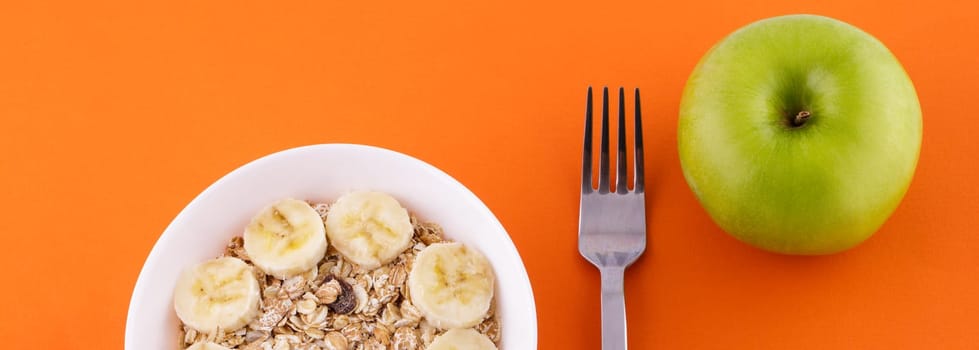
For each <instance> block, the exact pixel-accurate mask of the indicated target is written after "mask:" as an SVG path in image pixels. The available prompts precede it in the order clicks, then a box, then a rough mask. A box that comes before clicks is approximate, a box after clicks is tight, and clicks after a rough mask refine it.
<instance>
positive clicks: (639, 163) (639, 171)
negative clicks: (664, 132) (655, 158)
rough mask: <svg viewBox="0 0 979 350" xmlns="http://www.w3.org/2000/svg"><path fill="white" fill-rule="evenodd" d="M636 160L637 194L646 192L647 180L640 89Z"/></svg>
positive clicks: (635, 189) (637, 97) (637, 108)
mask: <svg viewBox="0 0 979 350" xmlns="http://www.w3.org/2000/svg"><path fill="white" fill-rule="evenodd" d="M634 157H635V159H634V161H635V171H636V175H635V179H636V180H635V185H634V186H633V188H634V191H635V192H636V193H643V191H644V190H645V184H644V183H643V182H644V181H643V180H644V178H645V175H644V174H645V168H644V167H643V158H644V157H643V153H642V108H641V106H640V104H639V88H636V154H635V155H634Z"/></svg>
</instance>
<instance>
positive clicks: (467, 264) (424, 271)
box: [408, 243, 493, 329]
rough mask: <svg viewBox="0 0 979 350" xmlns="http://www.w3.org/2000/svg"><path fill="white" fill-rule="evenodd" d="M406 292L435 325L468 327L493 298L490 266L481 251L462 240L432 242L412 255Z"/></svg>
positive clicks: (486, 309)
mask: <svg viewBox="0 0 979 350" xmlns="http://www.w3.org/2000/svg"><path fill="white" fill-rule="evenodd" d="M408 292H409V294H410V295H411V302H412V303H414V304H415V306H416V307H417V308H418V310H420V311H421V312H422V315H424V316H425V319H427V320H428V322H429V323H431V324H432V325H434V326H435V327H438V328H441V329H450V328H467V327H472V326H474V325H476V324H477V323H479V321H481V320H482V319H483V317H485V316H486V313H487V311H489V307H490V302H491V301H492V300H493V269H492V267H490V264H489V261H488V260H486V257H484V256H483V254H481V253H479V252H478V251H476V250H473V249H470V248H468V247H466V246H465V245H463V244H462V243H435V244H432V245H430V246H428V247H426V248H425V249H423V250H422V251H421V252H419V253H418V256H417V257H415V263H414V266H412V268H411V272H410V273H408Z"/></svg>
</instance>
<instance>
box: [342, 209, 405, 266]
mask: <svg viewBox="0 0 979 350" xmlns="http://www.w3.org/2000/svg"><path fill="white" fill-rule="evenodd" d="M413 234H414V228H412V226H411V218H409V217H408V210H406V209H405V208H402V207H401V204H400V203H398V201H397V200H396V199H394V198H393V197H391V196H389V195H387V194H384V193H381V192H368V191H358V192H351V193H349V194H346V195H344V196H342V197H340V198H339V199H337V201H336V203H333V205H331V206H330V211H329V212H327V213H326V235H327V237H329V238H330V242H332V243H333V247H335V248H336V249H337V251H338V252H340V254H343V256H344V257H345V258H347V259H348V260H350V261H353V262H354V263H356V264H357V265H360V266H361V267H363V268H365V269H375V268H378V267H380V266H381V265H383V264H385V263H387V262H389V261H391V260H392V259H394V258H396V257H397V256H398V255H399V254H401V253H402V252H404V251H405V249H408V246H409V245H411V236H412V235H413Z"/></svg>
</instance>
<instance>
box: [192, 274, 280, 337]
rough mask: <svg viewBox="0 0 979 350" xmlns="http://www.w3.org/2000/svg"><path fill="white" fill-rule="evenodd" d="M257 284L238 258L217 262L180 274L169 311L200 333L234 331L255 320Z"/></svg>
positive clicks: (258, 300)
mask: <svg viewBox="0 0 979 350" xmlns="http://www.w3.org/2000/svg"><path fill="white" fill-rule="evenodd" d="M261 300H262V298H261V296H260V293H259V286H258V280H256V279H255V275H254V273H253V272H252V269H251V267H249V266H248V264H246V263H245V262H244V261H241V259H238V258H228V257H224V258H217V259H214V260H209V261H205V262H203V263H200V264H197V265H196V266H193V267H191V268H188V269H186V270H184V271H183V272H182V273H181V274H180V277H178V278H177V285H176V287H174V291H173V307H174V309H175V310H176V311H177V317H179V318H180V320H181V321H183V323H184V324H185V325H188V326H190V327H193V328H194V329H196V330H198V331H200V332H203V333H213V332H214V331H216V330H218V329H221V330H222V331H226V332H227V331H234V330H237V329H239V328H241V327H243V326H245V325H246V324H248V323H249V322H251V321H252V320H253V319H255V318H256V317H258V314H259V304H260V303H261Z"/></svg>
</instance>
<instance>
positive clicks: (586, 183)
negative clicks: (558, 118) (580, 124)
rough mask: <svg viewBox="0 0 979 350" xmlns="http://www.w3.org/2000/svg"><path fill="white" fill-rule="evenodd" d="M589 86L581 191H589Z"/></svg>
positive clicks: (590, 189)
mask: <svg viewBox="0 0 979 350" xmlns="http://www.w3.org/2000/svg"><path fill="white" fill-rule="evenodd" d="M591 114H592V104H591V86H589V87H588V98H587V100H586V102H585V152H584V159H583V160H582V167H581V193H591V192H592V191H593V188H592V185H591V134H592V132H591V120H592V117H591Z"/></svg>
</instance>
